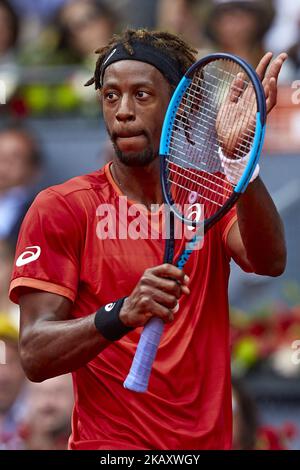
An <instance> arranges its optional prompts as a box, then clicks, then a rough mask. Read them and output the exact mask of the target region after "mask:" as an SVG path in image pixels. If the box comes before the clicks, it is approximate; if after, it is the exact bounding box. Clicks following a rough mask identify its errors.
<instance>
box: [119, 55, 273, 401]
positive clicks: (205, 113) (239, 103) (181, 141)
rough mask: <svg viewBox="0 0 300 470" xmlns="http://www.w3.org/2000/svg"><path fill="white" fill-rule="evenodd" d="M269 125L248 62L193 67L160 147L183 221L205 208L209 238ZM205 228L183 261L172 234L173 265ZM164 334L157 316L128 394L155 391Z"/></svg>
mask: <svg viewBox="0 0 300 470" xmlns="http://www.w3.org/2000/svg"><path fill="white" fill-rule="evenodd" d="M265 123H266V99H265V94H264V90H263V86H262V84H261V81H260V79H259V77H258V75H257V74H256V72H255V71H254V70H253V68H252V67H251V66H249V65H248V64H247V63H246V62H245V61H244V60H242V59H241V58H239V57H236V56H233V55H230V54H212V55H209V56H207V57H205V58H203V59H201V60H199V61H198V62H196V63H195V64H193V65H192V66H191V67H190V68H189V70H188V71H187V73H186V74H185V76H184V77H183V78H182V80H181V81H180V83H179V84H178V86H177V88H176V90H175V92H174V94H173V96H172V99H171V101H170V104H169V107H168V110H167V113H166V116H165V120H164V124H163V128H162V134H161V141H160V162H161V184H162V190H163V195H164V199H165V202H166V203H167V204H168V205H169V206H170V208H171V212H172V213H173V214H174V216H175V217H177V218H179V219H180V220H181V221H182V222H183V223H185V224H189V225H191V220H190V218H187V217H186V215H185V213H184V212H183V211H182V208H183V207H184V206H185V205H186V204H190V205H191V204H195V203H197V204H198V203H199V204H201V205H202V206H201V207H204V214H203V220H202V222H201V223H202V224H203V225H202V228H203V230H202V233H204V234H205V233H206V232H207V231H208V230H209V229H210V228H211V227H212V226H213V225H214V224H215V223H216V222H218V221H219V220H220V219H221V217H223V216H224V215H225V214H226V213H227V212H228V211H229V210H230V208H231V207H232V206H233V205H234V204H235V203H236V201H237V199H238V198H239V196H240V195H241V194H242V193H243V192H244V191H245V190H246V188H247V186H248V183H249V181H250V179H251V176H252V174H253V172H254V170H255V168H256V164H257V162H258V159H259V156H260V153H261V149H262V145H263V140H264V134H265ZM198 223H199V222H197V221H196V222H192V224H193V226H194V227H195V228H196V229H197V230H196V233H195V235H194V238H193V239H192V240H190V241H189V242H188V243H186V244H185V249H184V251H183V253H182V254H181V256H180V257H179V259H177V260H175V262H174V260H173V257H174V239H173V233H170V239H169V240H167V241H166V248H165V261H167V262H170V263H173V262H174V264H175V265H176V266H178V267H179V268H180V269H183V268H184V266H185V264H186V262H187V261H188V259H189V257H190V256H191V254H192V253H193V251H194V247H195V245H196V244H197V243H198V242H199V237H201V230H200V227H197V224H198ZM171 232H172V230H171ZM163 329H164V324H163V322H162V320H160V319H159V318H156V317H155V318H152V319H151V320H150V321H149V322H148V323H147V324H146V325H145V327H144V329H143V332H142V334H141V338H140V341H139V344H138V347H137V351H136V354H135V357H134V360H133V363H132V366H131V369H130V372H129V374H128V376H127V378H126V380H125V382H124V387H125V388H127V389H130V390H133V391H136V392H145V391H146V390H147V388H148V382H149V377H150V373H151V368H152V364H153V361H154V360H155V356H156V352H157V349H158V346H159V342H160V338H161V335H162V333H163Z"/></svg>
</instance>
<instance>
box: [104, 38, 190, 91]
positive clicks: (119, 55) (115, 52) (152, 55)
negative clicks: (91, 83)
mask: <svg viewBox="0 0 300 470" xmlns="http://www.w3.org/2000/svg"><path fill="white" fill-rule="evenodd" d="M131 46H132V49H133V54H130V53H129V52H128V51H127V50H126V49H125V48H124V46H123V44H117V45H116V46H115V47H114V48H113V49H111V50H110V51H109V52H108V53H107V54H106V57H105V59H104V61H103V63H102V66H101V71H100V84H101V86H102V83H103V76H104V72H105V69H106V68H107V67H108V66H109V65H111V64H113V63H114V62H118V61H119V60H138V61H139V62H147V63H148V64H151V65H153V66H154V67H156V68H157V69H158V70H159V71H160V72H161V73H162V74H163V75H164V77H165V78H166V79H167V80H168V82H169V83H170V84H171V85H175V86H176V85H177V84H178V83H179V81H180V80H181V78H182V75H183V73H182V72H181V70H180V65H179V63H178V61H177V60H175V59H173V58H172V57H171V56H170V55H168V54H167V53H166V52H164V51H163V50H162V49H161V48H159V47H155V46H153V45H151V44H150V43H146V42H141V41H132V43H131Z"/></svg>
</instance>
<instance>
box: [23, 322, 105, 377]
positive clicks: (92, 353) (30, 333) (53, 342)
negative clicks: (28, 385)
mask: <svg viewBox="0 0 300 470" xmlns="http://www.w3.org/2000/svg"><path fill="white" fill-rule="evenodd" d="M94 317H95V314H93V315H89V316H87V317H84V318H79V319H72V320H66V321H57V320H48V319H47V318H46V317H44V318H43V319H41V320H39V321H37V322H35V323H34V325H31V326H30V327H29V326H28V327H27V328H26V327H25V328H23V330H22V335H21V339H20V354H21V360H22V365H23V368H24V370H25V372H26V375H27V376H28V378H29V379H30V380H32V381H37V382H40V381H42V380H45V379H48V378H50V377H54V376H57V375H61V374H65V373H68V372H72V371H74V370H76V369H79V368H80V367H82V366H84V365H85V364H86V363H88V362H89V361H91V360H92V359H94V358H95V357H96V356H97V355H98V354H99V353H100V352H101V351H103V350H104V349H105V348H106V347H107V346H109V345H110V344H111V343H110V341H108V340H106V339H105V338H103V336H102V335H101V334H100V333H99V331H98V330H97V329H96V327H95V325H94Z"/></svg>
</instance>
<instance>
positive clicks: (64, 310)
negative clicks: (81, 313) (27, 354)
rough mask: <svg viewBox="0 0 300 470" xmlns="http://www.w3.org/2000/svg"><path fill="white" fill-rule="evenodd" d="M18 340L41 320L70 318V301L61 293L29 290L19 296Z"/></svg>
mask: <svg viewBox="0 0 300 470" xmlns="http://www.w3.org/2000/svg"><path fill="white" fill-rule="evenodd" d="M19 305H20V313H21V315H20V341H21V343H22V340H23V339H25V337H26V336H27V335H29V334H30V333H31V332H32V331H33V330H34V328H35V325H37V323H40V322H42V321H55V320H56V321H59V320H60V321H63V320H68V319H70V318H71V309H72V302H71V301H70V300H69V299H67V298H66V297H63V296H61V295H57V294H52V293H49V292H41V291H37V290H31V291H27V292H25V291H24V293H22V294H21V295H20V297H19Z"/></svg>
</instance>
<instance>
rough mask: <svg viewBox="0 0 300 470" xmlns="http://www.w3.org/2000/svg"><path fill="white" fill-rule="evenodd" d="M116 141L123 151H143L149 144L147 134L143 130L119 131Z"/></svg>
mask: <svg viewBox="0 0 300 470" xmlns="http://www.w3.org/2000/svg"><path fill="white" fill-rule="evenodd" d="M114 142H115V143H116V145H117V146H118V148H119V149H120V150H121V151H122V152H141V151H143V150H144V148H145V145H147V136H146V134H145V133H144V132H143V131H131V132H119V133H116V134H115V137H114Z"/></svg>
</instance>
